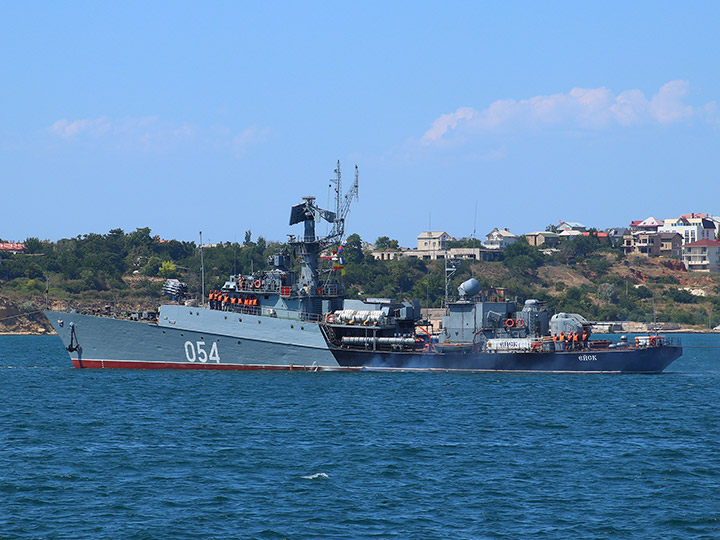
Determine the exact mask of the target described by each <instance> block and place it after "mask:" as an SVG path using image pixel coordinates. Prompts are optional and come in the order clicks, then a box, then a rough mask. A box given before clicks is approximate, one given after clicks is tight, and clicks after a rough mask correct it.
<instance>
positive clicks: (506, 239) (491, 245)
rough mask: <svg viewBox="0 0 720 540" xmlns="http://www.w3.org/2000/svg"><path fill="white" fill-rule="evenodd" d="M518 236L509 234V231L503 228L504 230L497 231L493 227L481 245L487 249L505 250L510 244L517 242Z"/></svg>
mask: <svg viewBox="0 0 720 540" xmlns="http://www.w3.org/2000/svg"><path fill="white" fill-rule="evenodd" d="M518 238H520V237H519V236H518V235H516V234H513V233H511V232H510V229H508V228H507V227H505V228H504V229H498V228H497V227H495V228H494V229H493V230H492V231H490V232H489V233H488V234H487V235H485V242H484V243H483V245H484V246H485V247H486V248H488V249H505V248H506V247H508V246H509V245H510V244H512V243H514V242H517V241H518Z"/></svg>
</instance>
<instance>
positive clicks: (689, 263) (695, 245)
mask: <svg viewBox="0 0 720 540" xmlns="http://www.w3.org/2000/svg"><path fill="white" fill-rule="evenodd" d="M682 251H683V262H684V263H685V268H687V269H688V270H690V271H694V272H720V241H718V240H710V239H709V238H703V239H702V240H698V241H697V242H692V243H689V244H685V245H684V246H683V250H682Z"/></svg>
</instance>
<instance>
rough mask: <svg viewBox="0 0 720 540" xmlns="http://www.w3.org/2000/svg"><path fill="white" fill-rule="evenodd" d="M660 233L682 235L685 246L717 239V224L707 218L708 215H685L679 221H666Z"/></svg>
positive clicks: (659, 230)
mask: <svg viewBox="0 0 720 540" xmlns="http://www.w3.org/2000/svg"><path fill="white" fill-rule="evenodd" d="M658 232H665V233H672V232H676V233H680V236H682V238H683V245H686V244H691V243H693V242H699V241H700V240H715V239H716V238H717V227H716V225H715V222H714V221H713V220H712V219H709V218H707V217H706V214H684V215H682V216H680V217H679V218H677V219H666V220H665V222H664V224H663V226H662V227H660V228H659V229H658Z"/></svg>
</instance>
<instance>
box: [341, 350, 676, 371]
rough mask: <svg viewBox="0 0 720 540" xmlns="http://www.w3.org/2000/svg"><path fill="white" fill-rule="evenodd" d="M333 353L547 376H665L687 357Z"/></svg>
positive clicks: (398, 365) (376, 361)
mask: <svg viewBox="0 0 720 540" xmlns="http://www.w3.org/2000/svg"><path fill="white" fill-rule="evenodd" d="M331 351H332V353H333V355H334V356H335V359H336V360H337V362H338V363H339V364H340V365H341V366H342V367H347V368H363V369H368V370H380V371H382V370H388V371H389V370H413V371H414V370H418V371H420V370H440V371H455V370H457V371H489V372H547V373H661V372H662V371H663V370H664V369H665V368H666V367H668V366H669V365H670V364H671V363H672V362H673V361H675V360H676V359H677V358H679V357H680V356H681V355H682V347H679V346H659V347H646V348H631V349H604V350H583V351H567V352H497V353H488V352H471V351H470V352H465V353H463V352H448V353H440V352H433V351H421V352H420V351H408V352H400V351H397V352H390V351H371V350H358V349H350V348H341V347H336V348H332V349H331Z"/></svg>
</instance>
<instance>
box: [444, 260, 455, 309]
mask: <svg viewBox="0 0 720 540" xmlns="http://www.w3.org/2000/svg"><path fill="white" fill-rule="evenodd" d="M455 272H457V266H455V259H450V264H448V258H447V257H445V307H446V308H447V307H448V287H449V286H450V280H451V279H452V277H453V276H454V275H455Z"/></svg>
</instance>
